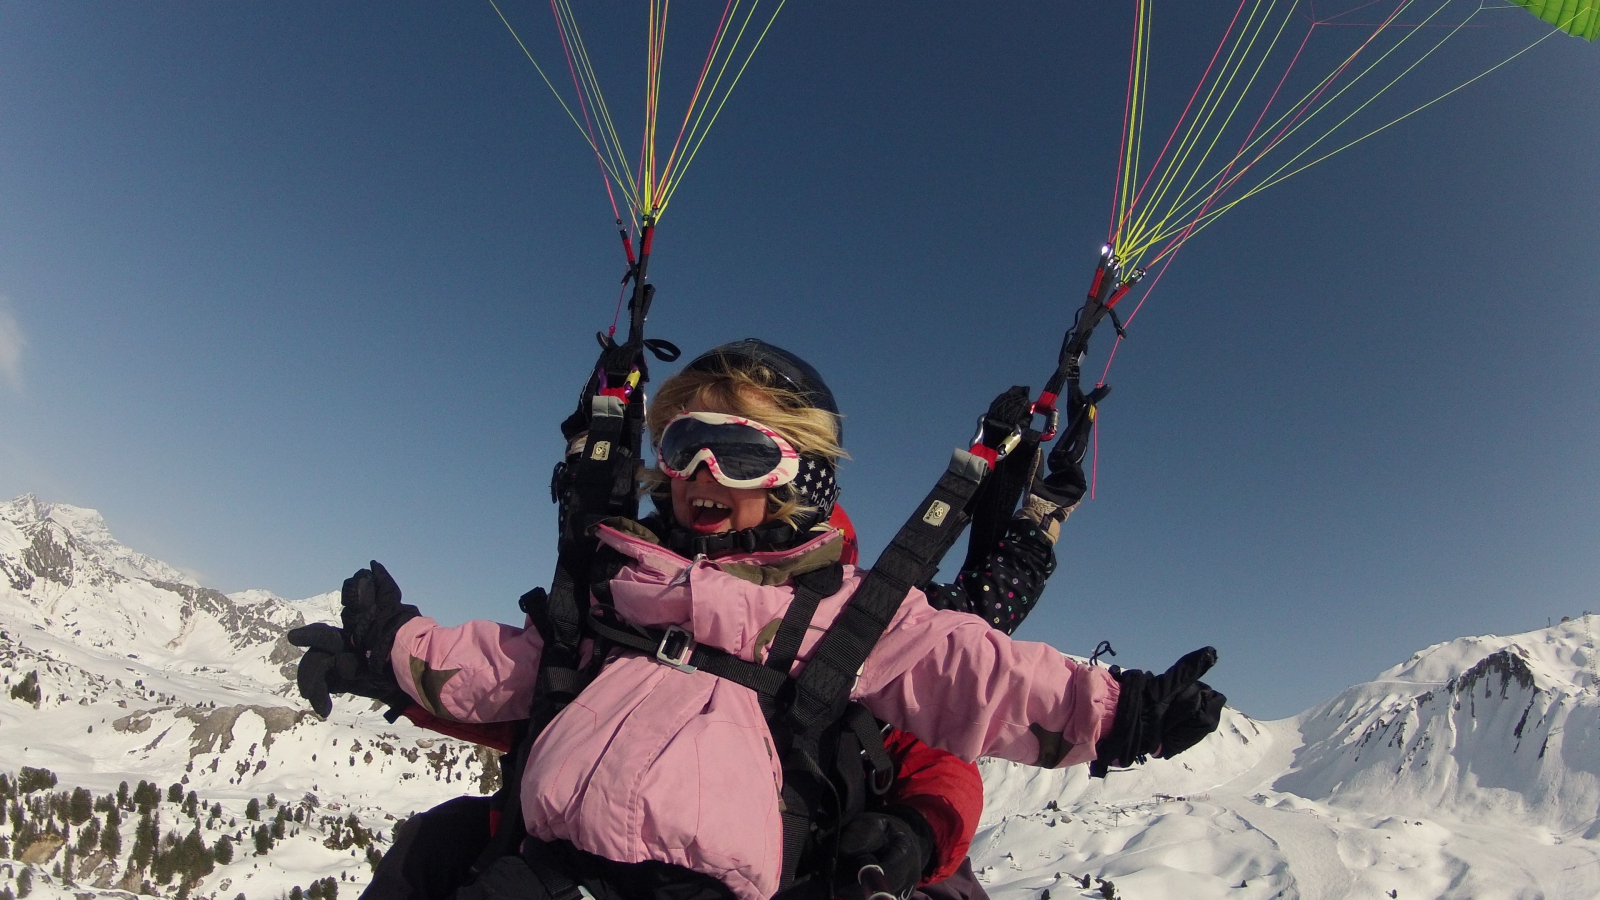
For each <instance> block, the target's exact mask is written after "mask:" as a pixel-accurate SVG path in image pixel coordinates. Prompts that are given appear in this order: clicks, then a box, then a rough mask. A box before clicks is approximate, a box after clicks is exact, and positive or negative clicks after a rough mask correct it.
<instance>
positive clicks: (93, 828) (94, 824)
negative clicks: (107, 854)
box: [78, 819, 100, 855]
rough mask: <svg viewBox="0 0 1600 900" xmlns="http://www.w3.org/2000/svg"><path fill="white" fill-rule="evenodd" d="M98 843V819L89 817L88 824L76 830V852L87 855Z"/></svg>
mask: <svg viewBox="0 0 1600 900" xmlns="http://www.w3.org/2000/svg"><path fill="white" fill-rule="evenodd" d="M99 844H100V820H99V819H90V820H89V824H88V825H85V826H84V828H83V830H82V831H80V832H78V852H79V853H80V854H83V855H88V854H90V853H93V852H94V848H95V847H97V846H99Z"/></svg>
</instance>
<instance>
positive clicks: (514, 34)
mask: <svg viewBox="0 0 1600 900" xmlns="http://www.w3.org/2000/svg"><path fill="white" fill-rule="evenodd" d="M489 5H490V6H491V7H493V8H494V11H495V15H497V16H499V17H500V22H501V23H502V24H503V25H505V26H506V31H509V32H510V33H511V38H512V40H515V41H516V42H517V46H518V47H520V48H522V55H524V56H526V57H527V58H528V62H530V63H533V70H534V71H535V72H538V73H539V77H540V78H541V79H542V80H543V81H544V84H545V87H547V88H549V89H550V93H551V94H554V95H555V98H556V102H557V103H559V104H561V111H562V112H564V113H566V114H567V118H569V119H571V120H572V124H573V127H575V128H577V129H578V135H579V136H580V137H582V138H583V142H584V143H586V144H588V145H589V147H590V149H592V150H594V152H595V153H596V154H597V155H599V154H600V153H601V150H600V148H599V147H598V146H596V145H595V142H594V141H593V140H590V138H589V132H588V131H587V130H585V129H584V127H583V123H582V122H580V121H579V120H578V117H577V116H576V115H575V114H574V113H573V112H572V108H571V107H569V106H567V101H566V100H565V99H563V98H562V96H561V92H560V91H558V90H556V86H555V85H554V84H552V83H551V81H550V77H549V76H548V75H546V74H545V73H544V69H543V68H541V67H540V65H539V61H538V60H536V59H534V58H533V53H532V52H531V51H529V50H528V45H527V44H525V43H523V42H522V37H521V36H520V35H518V34H517V30H516V29H515V28H513V27H511V23H510V22H509V21H507V20H506V16H505V13H503V12H501V11H500V7H499V6H498V5H496V4H495V2H494V0H489ZM601 165H602V166H605V161H604V159H603V158H602V160H601ZM607 171H608V174H611V175H612V176H613V177H615V175H616V173H615V171H614V170H611V169H609V168H608V169H607Z"/></svg>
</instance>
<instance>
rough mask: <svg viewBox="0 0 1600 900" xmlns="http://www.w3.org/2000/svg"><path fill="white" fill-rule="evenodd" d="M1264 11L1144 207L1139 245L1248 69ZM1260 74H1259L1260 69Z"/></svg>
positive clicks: (1236, 44) (1244, 31) (1250, 23)
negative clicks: (1230, 94)
mask: <svg viewBox="0 0 1600 900" xmlns="http://www.w3.org/2000/svg"><path fill="white" fill-rule="evenodd" d="M1273 6H1276V0H1273ZM1260 11H1261V3H1259V2H1257V3H1255V4H1254V5H1253V6H1252V7H1251V9H1250V15H1249V17H1248V18H1247V19H1246V20H1245V23H1244V25H1243V27H1241V28H1240V29H1239V33H1238V34H1237V35H1236V36H1235V38H1234V40H1233V45H1232V46H1231V47H1230V48H1229V50H1228V55H1227V57H1226V58H1225V59H1224V61H1223V65H1222V67H1221V68H1220V69H1218V70H1217V73H1216V75H1215V76H1214V77H1213V78H1212V80H1211V86H1210V88H1209V89H1208V90H1207V92H1206V99H1205V100H1204V101H1202V103H1201V107H1200V110H1199V111H1198V112H1197V113H1196V114H1195V117H1194V118H1193V119H1191V120H1190V124H1189V128H1188V130H1187V131H1186V133H1185V134H1184V139H1183V141H1181V142H1180V143H1179V146H1178V151H1177V152H1176V153H1174V154H1173V157H1172V159H1171V161H1170V162H1169V163H1168V165H1167V167H1166V169H1165V170H1164V171H1163V172H1162V177H1161V179H1160V180H1159V181H1158V183H1157V188H1156V192H1155V194H1154V195H1153V196H1152V197H1151V198H1150V201H1149V203H1148V204H1147V205H1146V206H1145V207H1144V210H1143V211H1142V212H1141V214H1140V216H1139V219H1138V221H1136V222H1135V234H1134V236H1133V242H1134V243H1138V242H1139V241H1140V239H1141V236H1142V235H1143V234H1145V233H1146V232H1147V231H1148V230H1149V229H1150V228H1159V227H1160V223H1159V222H1157V223H1151V221H1150V220H1151V217H1152V216H1153V215H1154V214H1155V213H1156V212H1157V211H1158V210H1161V209H1163V208H1165V201H1166V197H1167V194H1168V192H1169V191H1170V190H1171V189H1172V187H1173V185H1174V184H1176V183H1177V180H1178V178H1179V177H1181V175H1182V173H1183V172H1184V171H1185V170H1186V169H1188V166H1189V157H1190V155H1191V154H1192V153H1193V152H1194V150H1195V148H1196V147H1198V146H1199V145H1200V143H1201V141H1202V140H1203V138H1204V136H1205V135H1206V134H1207V133H1208V131H1209V129H1210V125H1211V121H1212V119H1213V118H1214V117H1215V116H1216V114H1217V111H1218V110H1219V109H1221V108H1222V105H1223V104H1224V103H1225V102H1226V100H1227V98H1228V95H1229V93H1230V92H1231V90H1232V86H1233V82H1234V79H1235V78H1236V77H1237V75H1238V73H1239V71H1240V70H1241V69H1242V68H1243V67H1244V65H1245V62H1246V61H1247V60H1248V59H1249V58H1250V52H1251V50H1252V49H1253V48H1254V46H1255V42H1256V39H1257V38H1258V37H1259V36H1260V33H1261V31H1262V29H1263V25H1264V23H1265V22H1266V20H1267V17H1268V16H1269V15H1270V13H1271V7H1269V8H1268V10H1267V12H1265V13H1262V14H1261V16H1260V18H1259V19H1258V18H1257V13H1258V12H1260ZM1269 52H1270V50H1269ZM1262 62H1263V63H1265V57H1263V59H1262ZM1257 70H1258V71H1259V66H1258V69H1257ZM1243 101H1244V96H1243V94H1242V93H1241V95H1240V97H1239V99H1238V100H1236V101H1235V103H1234V107H1233V109H1232V110H1230V111H1229V113H1228V115H1227V116H1226V117H1225V118H1224V120H1223V122H1222V124H1221V125H1220V126H1218V128H1217V129H1216V131H1215V133H1214V136H1213V138H1212V140H1211V142H1210V144H1209V145H1207V147H1206V150H1205V152H1204V154H1203V155H1202V156H1201V158H1200V159H1199V160H1198V161H1196V163H1195V169H1194V170H1193V171H1191V173H1190V176H1189V180H1188V181H1187V182H1186V183H1185V184H1184V187H1183V189H1182V190H1187V189H1188V187H1189V185H1190V184H1192V183H1193V179H1194V174H1195V173H1196V172H1197V171H1198V169H1199V167H1200V166H1202V165H1204V163H1205V159H1206V158H1207V157H1209V155H1210V153H1211V151H1212V150H1213V149H1214V148H1215V146H1216V143H1217V141H1218V140H1220V139H1221V137H1222V133H1223V132H1224V131H1225V130H1226V129H1227V127H1228V121H1229V120H1230V119H1231V118H1232V115H1233V112H1234V111H1236V110H1237V109H1238V106H1239V104H1240V103H1242V102H1243ZM1180 193H1181V191H1180Z"/></svg>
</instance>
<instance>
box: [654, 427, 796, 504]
mask: <svg viewBox="0 0 1600 900" xmlns="http://www.w3.org/2000/svg"><path fill="white" fill-rule="evenodd" d="M656 460H657V461H658V462H659V463H660V465H661V471H663V472H665V473H666V474H667V475H668V476H670V477H672V478H678V479H685V480H687V479H689V478H691V477H693V476H694V472H695V470H696V469H698V468H700V465H701V464H702V463H704V464H705V467H706V468H707V469H710V470H711V477H712V478H715V479H716V480H717V483H718V484H720V485H722V486H723V487H730V488H775V487H778V486H780V485H785V484H788V483H789V482H791V481H794V479H795V476H796V475H798V474H800V452H799V451H798V450H796V449H795V448H794V445H793V444H791V443H789V441H788V440H787V439H786V438H784V436H783V435H781V434H779V433H777V432H776V431H773V430H772V429H771V428H768V427H767V426H765V425H763V424H761V423H760V422H757V421H755V420H753V419H746V418H745V417H743V416H734V415H729V414H727V413H714V412H686V413H679V414H678V415H676V416H673V417H672V419H671V420H670V421H668V422H667V427H665V428H663V429H661V440H660V441H658V442H656Z"/></svg>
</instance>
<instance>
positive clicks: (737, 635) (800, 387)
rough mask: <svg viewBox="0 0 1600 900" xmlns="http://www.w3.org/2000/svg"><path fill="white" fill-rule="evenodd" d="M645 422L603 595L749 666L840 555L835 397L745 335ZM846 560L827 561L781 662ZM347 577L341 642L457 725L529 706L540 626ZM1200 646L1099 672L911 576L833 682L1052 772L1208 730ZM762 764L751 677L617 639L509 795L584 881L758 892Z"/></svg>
mask: <svg viewBox="0 0 1600 900" xmlns="http://www.w3.org/2000/svg"><path fill="white" fill-rule="evenodd" d="M649 425H650V430H651V435H652V439H653V441H654V443H655V446H656V450H657V458H658V474H657V476H656V477H657V478H658V479H662V480H665V482H666V484H665V487H666V490H665V491H664V492H661V494H662V498H661V505H662V506H663V507H664V510H663V516H662V521H661V523H660V524H659V525H658V526H657V527H658V528H659V529H660V533H658V532H656V531H652V530H650V529H649V528H646V527H643V526H642V525H641V523H637V522H627V521H616V522H611V523H606V524H603V525H601V526H600V527H599V529H598V538H599V540H600V542H601V544H602V545H604V546H605V547H607V548H610V550H611V551H614V553H615V554H617V555H618V556H619V557H620V558H621V559H622V560H623V565H622V566H621V568H620V570H619V571H618V572H617V574H616V575H615V577H613V578H612V579H610V581H609V585H608V586H607V587H608V590H606V591H605V593H606V594H608V595H609V596H608V598H607V599H608V600H609V603H610V604H611V605H612V606H614V609H615V611H616V612H617V613H618V614H619V615H620V616H621V617H622V618H623V619H624V620H626V621H627V622H629V623H632V624H634V625H638V626H645V627H654V628H675V629H682V630H683V631H685V632H687V633H688V634H690V635H692V639H693V641H695V642H696V643H698V644H700V645H707V646H711V647H715V648H720V649H721V650H723V651H726V652H727V653H730V654H733V655H735V656H737V657H739V658H740V659H743V660H746V661H748V662H755V663H760V662H762V660H763V658H764V655H765V654H766V653H767V652H768V651H769V650H770V649H771V648H772V643H773V637H774V634H775V632H776V630H777V624H778V623H779V622H781V620H782V618H783V615H784V612H785V611H786V609H787V608H788V606H789V604H790V602H791V600H793V599H794V597H795V593H796V579H804V578H805V577H806V576H807V575H808V574H809V573H813V572H819V571H822V570H825V569H830V568H837V567H838V560H839V554H840V539H839V534H838V533H837V532H835V531H833V530H832V529H830V528H829V527H828V526H827V525H826V519H827V513H828V510H829V509H830V508H831V507H832V505H833V501H834V499H835V497H836V495H837V487H836V483H835V481H834V477H833V472H834V466H835V464H836V462H837V460H838V459H839V458H840V457H841V456H842V454H843V450H842V447H841V446H840V443H839V435H840V429H839V421H838V415H837V411H836V409H834V408H833V404H832V397H831V395H829V394H826V388H825V387H821V379H820V378H819V377H816V375H815V372H814V370H811V369H810V367H809V366H805V365H804V363H802V362H800V361H799V360H798V359H797V358H795V357H793V356H792V355H790V354H787V353H784V352H783V351H781V350H778V349H777V348H773V347H770V345H766V344H762V343H760V342H755V341H745V342H739V343H736V344H733V345H728V346H726V347H723V348H718V349H717V350H715V351H712V352H711V353H708V354H706V355H704V356H702V357H700V358H699V359H697V360H695V361H694V362H692V363H690V364H689V365H688V366H687V367H685V369H684V371H683V372H681V373H679V374H678V375H677V376H674V377H673V378H670V379H668V380H667V381H666V382H665V383H663V385H662V387H661V390H660V392H659V393H658V395H657V397H656V398H655V401H654V403H653V404H652V406H651V410H650V415H649ZM675 551H683V552H675ZM708 551H709V552H708ZM864 575H865V572H864V571H858V570H856V569H855V568H854V567H851V566H844V567H842V572H841V573H840V576H841V579H842V580H841V581H840V582H839V586H838V587H837V588H836V589H835V590H833V591H831V592H830V593H829V594H828V595H827V596H824V597H822V598H821V599H820V601H819V602H818V604H817V609H816V612H815V614H814V616H813V617H812V619H811V626H810V628H809V629H808V632H807V633H806V635H805V637H804V639H803V640H802V642H801V644H800V648H799V652H798V657H797V659H796V661H795V663H794V671H795V672H799V671H800V670H802V669H803V668H804V663H805V660H806V659H807V658H808V656H809V655H810V653H811V652H812V650H813V649H814V647H815V645H816V643H817V641H818V639H819V638H820V637H821V635H822V634H823V632H824V631H826V629H827V627H828V625H829V624H830V623H831V622H832V621H833V619H834V617H836V616H837V615H838V614H839V612H840V610H841V609H842V607H843V606H844V604H845V602H846V601H847V600H848V599H849V597H850V595H851V594H852V592H853V591H854V590H855V588H856V587H857V585H858V584H859V583H860V581H861V579H862V577H864ZM345 596H346V607H347V609H346V617H345V618H346V634H345V640H346V643H347V644H348V645H349V646H351V647H354V648H356V649H358V650H365V651H366V652H368V653H369V654H371V659H372V660H373V661H379V660H382V659H387V660H389V662H390V663H391V664H392V668H393V672H394V674H395V676H396V677H397V679H398V682H399V685H400V687H401V688H402V689H403V690H404V691H405V692H406V693H407V694H409V695H410V696H411V697H412V698H414V699H415V700H416V701H417V702H418V703H420V704H421V705H422V706H424V707H425V708H426V709H427V710H428V711H429V712H430V713H433V714H434V715H437V716H442V717H446V718H450V719H455V720H458V721H464V722H488V721H501V720H507V719H515V718H520V717H522V716H525V715H526V714H527V710H528V707H529V702H530V700H531V698H532V695H533V692H534V685H535V679H536V676H537V675H538V672H539V659H540V654H541V648H542V646H543V641H542V639H541V637H540V635H539V633H538V631H537V630H535V629H532V628H528V629H518V628H513V627H510V626H506V625H498V624H495V623H490V622H469V623H467V624H465V625H462V626H459V627H456V628H446V627H443V626H440V625H439V624H437V623H436V622H434V621H433V620H431V619H427V618H425V617H421V616H420V615H417V613H416V610H415V609H414V608H411V607H404V606H401V605H400V603H399V590H398V588H397V587H395V586H394V584H393V581H392V579H389V578H388V576H387V573H386V572H383V570H382V568H381V567H379V566H376V565H375V566H374V568H373V570H372V571H371V572H367V571H365V570H364V571H363V572H361V573H358V574H357V577H356V578H353V579H351V581H350V582H347V583H346V592H345ZM1214 658H1215V652H1214V651H1211V650H1210V649H1209V648H1206V650H1205V651H1197V652H1196V653H1195V654H1191V655H1190V657H1186V658H1185V660H1184V661H1182V662H1180V664H1179V665H1178V666H1175V667H1174V668H1173V670H1171V671H1169V672H1168V673H1167V674H1165V675H1161V676H1152V675H1149V674H1147V673H1143V672H1137V671H1133V670H1129V671H1123V672H1120V673H1118V674H1117V675H1113V674H1112V673H1111V672H1108V671H1106V670H1104V669H1100V668H1096V667H1091V666H1084V665H1081V664H1078V663H1076V662H1074V661H1072V660H1070V659H1067V658H1065V657H1063V656H1062V655H1061V654H1060V653H1058V652H1057V651H1055V650H1054V649H1052V648H1050V647H1048V646H1046V645H1043V644H1031V643H1022V642H1017V641H1012V640H1010V639H1009V638H1008V637H1007V636H1005V635H1004V634H1001V633H999V632H997V631H995V630H994V629H992V628H991V627H990V626H989V625H988V624H986V623H985V622H984V621H983V620H981V619H979V618H977V617H975V616H972V615H968V614H965V613H960V612H954V611H950V610H945V609H935V608H933V607H932V606H930V605H929V603H928V601H927V599H926V597H925V596H924V595H923V594H922V593H921V592H920V591H916V590H913V591H912V592H911V593H910V594H909V595H908V596H907V597H906V598H905V600H904V601H903V602H902V603H901V604H900V607H899V609H898V611H897V612H896V614H895V616H894V618H893V620H892V622H891V624H890V625H889V627H888V629H887V630H886V631H885V632H884V634H883V636H882V637H881V638H880V639H879V641H878V642H877V644H876V645H875V646H874V648H873V649H872V652H871V653H870V654H869V655H868V656H867V659H866V662H865V664H864V666H863V667H862V670H861V672H860V674H859V677H858V678H857V680H856V684H855V686H854V688H853V689H852V691H851V697H852V699H853V700H855V701H857V702H859V703H860V704H862V705H863V706H865V707H866V709H867V710H869V711H870V712H871V713H872V714H873V715H874V716H876V717H877V718H878V719H880V720H883V721H885V722H888V723H889V724H891V725H893V726H894V727H896V728H899V729H902V730H905V731H908V732H910V733H912V734H915V735H916V736H917V737H919V738H921V739H923V740H924V741H927V742H928V743H929V744H932V745H934V746H936V747H940V748H943V749H945V750H948V751H950V752H952V753H954V754H956V755H958V756H960V757H962V758H964V759H969V760H970V759H975V758H977V757H978V756H998V757H1003V758H1006V759H1011V760H1015V761H1019V762H1025V763H1030V764H1034V765H1042V766H1050V767H1053V766H1065V765H1074V764H1077V763H1083V762H1089V761H1091V760H1094V759H1096V757H1097V754H1098V755H1099V756H1100V757H1101V761H1102V762H1103V763H1112V764H1131V763H1132V762H1134V761H1136V760H1137V759H1139V758H1142V757H1144V756H1146V755H1149V754H1152V753H1160V752H1161V751H1162V750H1163V749H1165V751H1166V755H1172V754H1173V753H1176V752H1180V751H1181V750H1183V749H1185V748H1187V747H1188V746H1192V744H1193V743H1195V742H1197V741H1198V740H1199V739H1200V738H1201V737H1203V736H1204V734H1205V733H1208V732H1209V731H1210V730H1211V729H1213V728H1215V725H1216V716H1217V714H1218V713H1219V711H1220V706H1221V702H1222V699H1221V696H1220V695H1218V694H1215V693H1214V692H1212V691H1210V689H1209V688H1206V687H1205V686H1204V685H1203V684H1200V683H1199V682H1198V678H1199V677H1200V675H1202V674H1203V673H1204V671H1205V669H1206V668H1208V667H1209V665H1210V663H1211V661H1212V660H1214ZM782 779H783V771H782V767H781V761H780V760H779V759H778V756H777V754H776V753H775V752H774V748H773V741H772V737H771V735H770V733H769V729H768V726H767V722H766V719H765V718H764V715H763V711H762V709H761V706H760V704H759V702H758V699H757V697H756V695H755V693H754V692H752V691H751V690H749V689H747V688H745V687H743V686H741V685H739V684H736V683H733V682H731V681H728V680H724V679H722V678H718V677H717V676H715V675H712V674H709V673H708V672H706V671H703V670H700V671H685V670H684V669H683V668H679V667H674V666H672V665H667V664H664V663H663V662H662V661H661V660H660V659H658V658H656V657H654V656H649V655H645V654H641V653H630V652H623V653H617V654H614V655H613V656H612V657H611V658H610V659H609V660H608V661H607V663H606V665H605V667H604V668H603V669H602V670H601V671H600V673H599V675H598V676H597V677H596V678H595V680H594V681H593V682H591V683H590V684H588V686H587V687H585V688H584V690H583V691H582V693H581V694H579V695H578V697H577V699H576V700H574V701H573V702H572V703H571V705H570V706H568V707H567V708H566V709H565V710H564V711H563V712H562V713H561V714H560V715H558V716H557V717H556V718H555V720H554V721H552V722H551V723H550V725H549V726H548V727H547V728H546V729H545V730H544V731H543V733H542V734H541V735H540V737H539V739H538V741H537V743H536V744H535V746H534V749H533V752H532V754H531V755H530V757H529V762H528V765H527V768H526V770H525V772H524V773H523V780H522V784H521V800H522V810H523V816H524V818H525V821H526V822H527V827H528V832H529V836H530V841H529V846H532V847H540V848H544V849H545V850H546V851H549V852H545V853H544V854H543V858H544V859H546V860H550V859H554V860H556V861H557V864H558V865H559V866H560V867H561V868H564V869H565V870H566V871H567V872H568V873H571V877H573V878H574V879H576V880H577V881H579V882H581V883H582V884H584V885H585V886H586V887H589V888H590V889H591V890H592V891H594V892H595V893H596V894H597V895H601V896H603V895H605V894H607V893H611V894H614V895H617V896H623V895H632V896H636V895H638V894H641V893H657V894H661V895H663V896H666V895H670V896H673V897H701V896H704V897H724V898H726V897H738V898H741V900H746V898H747V900H765V898H767V897H770V896H772V895H773V893H774V892H775V891H776V890H777V888H778V886H779V882H778V875H779V873H780V872H781V871H782V863H783V828H782V824H781V817H780V793H781V789H782ZM490 874H492V872H491V873H490ZM663 885H670V887H669V888H667V887H662V886H663ZM474 896H496V895H495V894H493V893H492V892H489V893H479V894H475V895H474Z"/></svg>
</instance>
